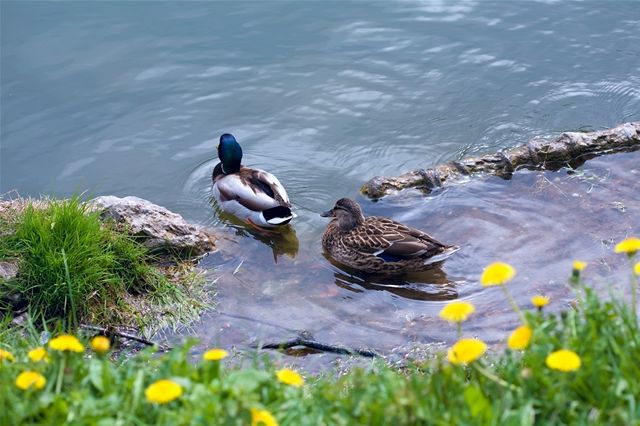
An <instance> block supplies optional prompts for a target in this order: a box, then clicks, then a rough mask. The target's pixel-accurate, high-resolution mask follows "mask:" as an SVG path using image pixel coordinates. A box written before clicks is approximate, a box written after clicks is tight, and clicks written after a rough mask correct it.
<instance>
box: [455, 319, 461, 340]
mask: <svg viewBox="0 0 640 426" xmlns="http://www.w3.org/2000/svg"><path fill="white" fill-rule="evenodd" d="M456 325H457V329H458V340H460V338H461V337H462V323H461V322H458V323H457V324H456Z"/></svg>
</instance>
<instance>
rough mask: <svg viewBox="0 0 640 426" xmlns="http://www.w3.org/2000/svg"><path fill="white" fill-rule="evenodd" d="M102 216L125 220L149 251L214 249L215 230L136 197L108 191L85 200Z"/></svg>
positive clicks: (192, 252) (198, 252)
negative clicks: (119, 195)
mask: <svg viewBox="0 0 640 426" xmlns="http://www.w3.org/2000/svg"><path fill="white" fill-rule="evenodd" d="M87 204H88V205H89V208H90V209H92V210H96V211H99V212H100V217H101V218H102V219H103V220H109V219H111V220H114V221H115V222H117V223H118V224H124V225H125V227H126V229H127V231H128V232H129V233H130V234H132V235H135V236H138V237H141V242H142V244H144V245H145V246H146V247H148V248H149V249H150V250H152V251H162V252H169V253H176V252H178V253H180V254H185V255H188V256H198V255H201V254H204V253H207V252H210V251H213V250H215V241H216V238H215V236H214V234H213V233H212V232H211V231H209V230H207V229H205V228H203V227H202V226H199V225H194V224H191V223H188V222H187V221H186V220H184V218H183V217H182V216H180V215H179V214H177V213H174V212H172V211H170V210H168V209H166V208H164V207H161V206H159V205H157V204H153V203H152V202H150V201H147V200H145V199H142V198H139V197H133V196H129V197H123V198H120V197H115V196H113V195H107V196H102V197H97V198H94V199H93V200H91V201H89V202H88V203H87Z"/></svg>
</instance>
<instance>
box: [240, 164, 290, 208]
mask: <svg viewBox="0 0 640 426" xmlns="http://www.w3.org/2000/svg"><path fill="white" fill-rule="evenodd" d="M239 174H240V179H242V180H243V181H245V182H247V183H248V185H249V186H250V187H251V189H252V190H253V191H254V192H258V191H262V192H264V193H265V194H267V195H268V196H269V197H271V198H273V199H274V200H276V201H277V202H278V203H279V204H280V205H282V206H286V207H291V203H290V202H289V196H288V195H287V191H286V190H285V189H284V186H282V184H281V183H280V181H279V180H278V178H277V177H275V176H274V175H272V174H271V173H269V172H266V171H264V170H260V169H250V168H248V167H242V168H241V169H240V173H239Z"/></svg>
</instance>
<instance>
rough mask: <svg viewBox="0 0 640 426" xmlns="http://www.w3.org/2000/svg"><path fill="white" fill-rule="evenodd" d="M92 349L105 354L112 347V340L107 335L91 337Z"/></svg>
mask: <svg viewBox="0 0 640 426" xmlns="http://www.w3.org/2000/svg"><path fill="white" fill-rule="evenodd" d="M90 343H91V349H93V351H94V352H96V353H99V354H104V353H107V352H108V351H109V349H111V341H110V340H109V338H108V337H106V336H96V337H94V338H93V339H91V342H90Z"/></svg>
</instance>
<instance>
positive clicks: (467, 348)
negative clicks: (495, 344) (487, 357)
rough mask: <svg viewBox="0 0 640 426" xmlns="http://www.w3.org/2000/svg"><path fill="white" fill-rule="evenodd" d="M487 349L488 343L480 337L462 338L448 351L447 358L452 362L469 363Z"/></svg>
mask: <svg viewBox="0 0 640 426" xmlns="http://www.w3.org/2000/svg"><path fill="white" fill-rule="evenodd" d="M486 350H487V345H486V344H485V343H484V342H482V341H480V340H478V339H460V340H458V341H457V342H456V343H455V344H454V345H453V346H452V347H451V348H450V349H449V351H448V352H447V359H448V360H449V362H450V363H452V364H456V365H458V364H468V363H470V362H473V361H475V360H476V359H478V358H480V357H481V356H482V354H483V353H485V351H486Z"/></svg>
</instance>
